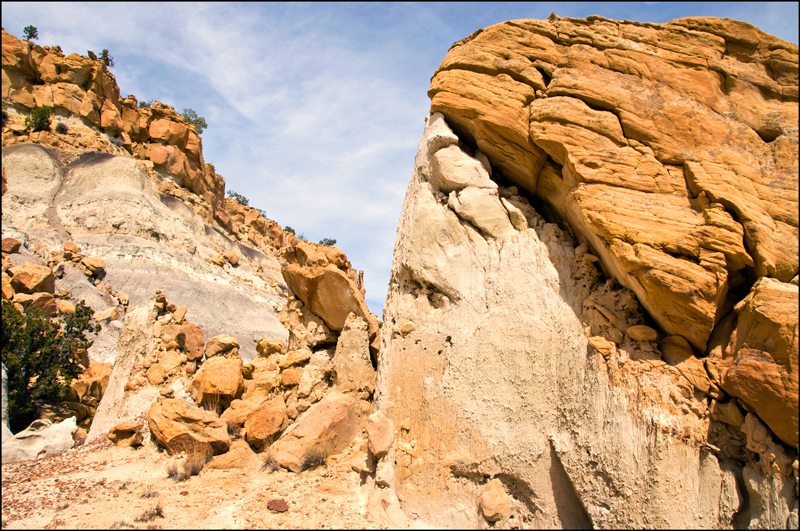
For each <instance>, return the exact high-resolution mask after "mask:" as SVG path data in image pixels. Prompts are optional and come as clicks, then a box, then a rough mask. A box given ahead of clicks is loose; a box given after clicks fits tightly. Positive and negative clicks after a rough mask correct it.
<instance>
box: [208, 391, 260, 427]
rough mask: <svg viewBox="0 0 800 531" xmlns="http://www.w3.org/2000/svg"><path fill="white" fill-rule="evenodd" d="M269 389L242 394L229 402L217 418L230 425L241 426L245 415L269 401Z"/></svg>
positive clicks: (247, 415)
mask: <svg viewBox="0 0 800 531" xmlns="http://www.w3.org/2000/svg"><path fill="white" fill-rule="evenodd" d="M269 399H270V396H269V391H268V390H267V391H264V390H260V392H254V393H250V394H249V395H248V396H245V395H242V398H241V399H236V400H233V401H232V402H231V405H230V407H229V408H227V409H226V410H225V411H223V412H222V415H220V417H219V418H221V419H222V420H224V421H225V422H227V423H228V424H229V425H232V426H243V425H244V422H245V420H247V417H249V416H250V415H251V414H252V413H253V412H254V411H256V410H257V409H258V408H260V407H261V406H262V405H264V404H265V403H266V402H267V401H269Z"/></svg>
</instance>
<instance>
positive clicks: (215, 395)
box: [189, 356, 244, 409]
mask: <svg viewBox="0 0 800 531" xmlns="http://www.w3.org/2000/svg"><path fill="white" fill-rule="evenodd" d="M242 364H243V362H242V358H240V357H238V356H235V357H233V358H225V357H221V356H217V357H213V358H211V359H209V360H206V362H205V363H203V365H202V366H201V367H200V370H199V371H198V372H197V374H196V375H195V377H194V379H193V380H192V383H191V384H190V386H189V389H190V392H191V393H192V398H193V399H194V401H195V402H196V403H197V404H200V405H203V404H209V403H218V404H220V405H222V407H223V409H224V408H226V407H228V406H229V405H230V404H231V401H232V400H234V399H236V398H239V397H240V396H242V392H243V391H244V378H243V377H242Z"/></svg>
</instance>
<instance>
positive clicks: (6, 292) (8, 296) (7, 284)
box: [3, 271, 14, 301]
mask: <svg viewBox="0 0 800 531" xmlns="http://www.w3.org/2000/svg"><path fill="white" fill-rule="evenodd" d="M13 298H14V288H12V287H11V277H9V276H8V275H6V272H5V271H3V300H7V301H10V300H12V299H13Z"/></svg>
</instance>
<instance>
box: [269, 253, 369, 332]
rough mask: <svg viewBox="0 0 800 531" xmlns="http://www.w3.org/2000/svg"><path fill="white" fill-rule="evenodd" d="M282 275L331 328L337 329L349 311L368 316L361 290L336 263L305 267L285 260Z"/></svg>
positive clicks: (304, 301) (341, 326)
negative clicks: (318, 266) (285, 264)
mask: <svg viewBox="0 0 800 531" xmlns="http://www.w3.org/2000/svg"><path fill="white" fill-rule="evenodd" d="M283 278H284V279H285V280H286V283H287V284H289V287H291V288H292V291H293V292H294V293H295V294H296V295H297V296H298V297H299V298H300V299H301V300H302V301H303V303H304V304H305V305H306V306H307V307H308V308H309V310H311V311H312V312H314V313H315V314H317V315H318V316H320V317H321V318H322V320H323V321H325V324H326V325H327V326H328V327H329V328H330V329H331V330H337V331H338V330H341V329H342V328H343V327H344V322H345V320H346V319H347V316H348V315H349V314H350V312H355V313H356V315H359V316H361V317H364V318H367V317H368V316H369V310H368V309H367V307H366V303H365V302H364V299H363V296H362V295H361V292H360V291H359V290H358V288H357V287H356V285H355V284H354V283H353V281H352V280H350V278H348V277H347V275H346V274H345V273H343V272H342V271H341V270H340V269H339V268H337V267H336V266H333V265H328V266H326V267H324V268H316V269H308V268H301V267H300V266H298V265H297V264H294V263H289V264H287V266H286V267H284V268H283Z"/></svg>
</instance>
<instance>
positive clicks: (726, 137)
mask: <svg viewBox="0 0 800 531" xmlns="http://www.w3.org/2000/svg"><path fill="white" fill-rule="evenodd" d="M773 68H775V69H776V70H775V72H774V75H773V76H771V75H769V74H767V73H766V72H767V71H769V72H773V70H772V69H773ZM429 95H430V97H431V100H432V105H431V108H432V110H433V111H438V112H441V113H443V115H444V117H445V118H446V120H447V122H448V123H449V124H451V126H452V127H453V128H454V130H455V131H456V132H457V133H459V134H461V135H464V136H465V138H468V139H470V140H471V141H473V142H474V144H475V145H477V147H478V149H480V150H481V151H482V152H483V153H485V154H486V155H487V156H488V158H489V160H490V161H491V163H492V165H494V166H495V167H497V168H498V169H499V170H500V171H501V172H502V173H503V176H504V177H506V178H507V179H509V180H510V181H511V182H512V183H514V184H516V185H517V186H519V187H520V188H521V189H523V190H525V191H527V192H528V193H530V194H531V195H537V196H539V197H540V198H541V199H542V200H544V201H545V202H546V203H548V204H549V206H550V207H551V208H553V209H554V210H555V211H557V213H558V214H559V215H560V217H561V218H562V219H564V220H566V221H568V222H569V224H570V226H571V227H572V229H573V230H574V231H575V232H576V233H577V234H578V236H579V238H580V239H581V240H583V241H586V242H587V243H589V244H590V245H591V247H592V249H593V252H595V254H596V255H597V256H598V257H599V258H600V260H601V262H602V264H603V266H604V269H605V270H606V271H607V272H608V273H609V274H611V275H613V276H614V277H615V278H616V279H617V280H618V281H619V282H620V283H621V284H623V285H624V286H626V287H627V288H629V289H631V290H632V291H634V292H635V293H636V295H637V296H638V298H639V301H640V302H641V303H642V304H643V305H644V306H645V308H646V309H647V310H648V311H649V312H650V315H651V316H652V317H653V319H654V320H655V321H656V322H657V323H658V324H659V325H660V326H661V327H662V328H663V329H664V331H666V332H668V333H677V334H681V335H684V336H685V337H686V338H687V339H688V340H689V341H690V342H691V343H692V344H693V345H694V346H695V348H697V349H698V350H700V351H703V350H705V347H706V342H707V341H708V338H709V336H710V334H711V331H712V330H713V328H714V325H715V324H716V322H717V321H718V320H719V319H720V318H721V317H722V316H723V315H724V314H725V313H727V311H729V310H728V308H727V307H726V301H727V298H726V297H727V295H728V293H729V291H736V290H738V289H739V288H741V287H742V284H743V283H744V282H746V278H747V277H752V275H756V276H759V277H760V276H770V277H774V278H776V279H777V280H780V281H782V282H789V281H790V280H791V279H792V278H793V277H795V276H796V275H797V271H798V247H797V240H798V238H797V235H798V230H797V215H798V214H797V211H798V202H797V169H796V166H797V164H796V162H797V150H796V148H795V147H793V146H795V145H796V143H797V127H796V123H797V47H796V46H794V45H792V44H789V43H786V42H783V41H780V40H779V39H776V38H774V37H771V36H769V35H766V34H764V33H762V32H760V31H758V30H757V29H756V28H754V27H752V26H749V25H747V24H744V23H739V22H735V21H724V22H723V21H717V20H710V19H693V18H689V19H680V20H676V21H673V22H671V23H669V24H666V25H663V26H657V25H641V24H636V23H628V22H625V23H618V22H616V21H611V20H605V19H602V18H600V17H596V18H591V19H590V20H587V21H581V20H572V19H563V20H558V19H552V20H549V21H530V20H526V21H515V22H508V23H504V24H498V25H496V26H492V27H490V28H486V29H485V30H482V31H479V32H478V33H476V34H474V35H472V36H470V37H469V38H467V39H464V40H463V41H460V42H458V43H456V44H455V45H454V46H453V48H452V49H451V50H450V51H449V53H448V54H447V57H446V58H445V59H444V61H443V62H442V64H441V66H440V67H439V69H438V70H437V72H436V73H435V75H434V77H433V80H432V82H431V89H430V91H429ZM723 143H724V144H725V145H726V149H725V150H724V151H720V150H719V149H718V146H719V145H720V144H723ZM435 157H438V155H436V156H435ZM435 160H436V159H434V162H435ZM434 169H435V164H434ZM435 173H436V172H435V171H434V174H435ZM434 181H436V180H435V179H434ZM442 191H444V192H448V191H449V189H444V190H442ZM495 210H496V209H495Z"/></svg>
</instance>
